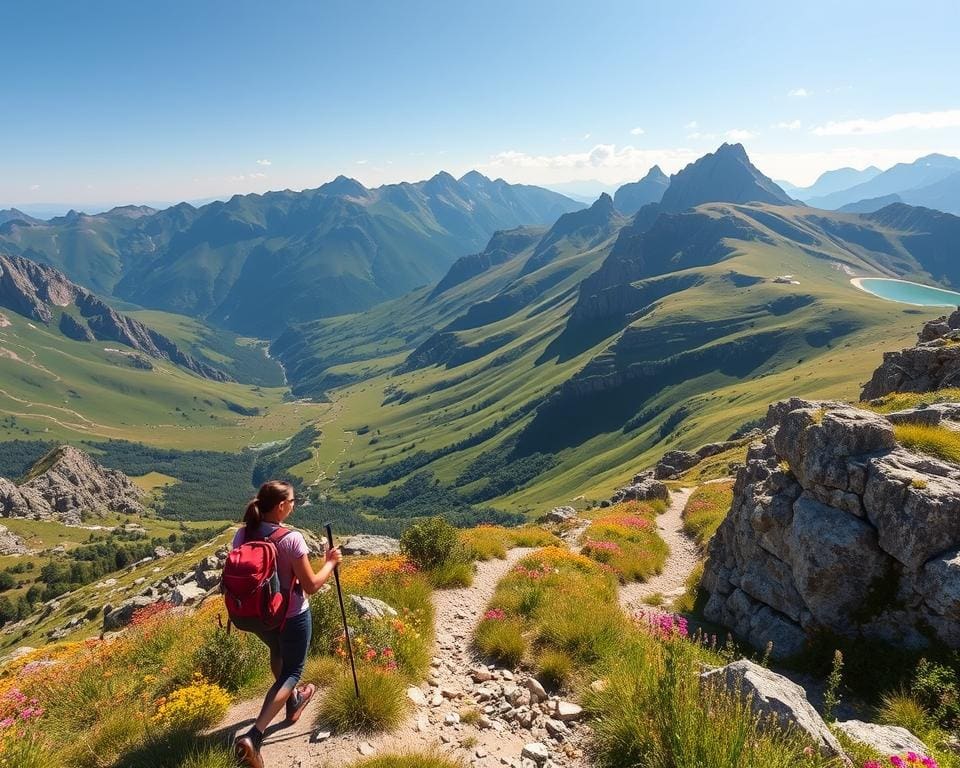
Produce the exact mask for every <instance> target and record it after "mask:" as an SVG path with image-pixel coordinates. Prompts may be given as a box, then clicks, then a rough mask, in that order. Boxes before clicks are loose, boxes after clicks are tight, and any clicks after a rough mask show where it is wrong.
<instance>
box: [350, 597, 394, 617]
mask: <svg viewBox="0 0 960 768" xmlns="http://www.w3.org/2000/svg"><path fill="white" fill-rule="evenodd" d="M350 600H352V601H353V604H354V606H355V607H356V609H357V613H359V614H360V618H361V619H383V618H386V617H387V616H396V615H397V612H396V611H395V610H394V609H393V608H391V607H390V606H389V605H387V604H386V603H385V602H383V600H378V599H377V598H375V597H364V596H363V595H350Z"/></svg>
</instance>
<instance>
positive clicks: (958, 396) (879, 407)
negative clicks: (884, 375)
mask: <svg viewBox="0 0 960 768" xmlns="http://www.w3.org/2000/svg"><path fill="white" fill-rule="evenodd" d="M958 401H960V388H958V387H950V388H948V389H938V390H937V391H936V392H891V393H890V394H889V395H884V396H883V397H880V398H877V399H876V400H870V401H868V402H865V403H860V404H859V406H858V407H861V408H868V409H870V410H871V411H876V412H877V413H893V412H894V411H904V410H906V409H908V408H916V407H917V406H919V405H934V404H935V403H953V402H958Z"/></svg>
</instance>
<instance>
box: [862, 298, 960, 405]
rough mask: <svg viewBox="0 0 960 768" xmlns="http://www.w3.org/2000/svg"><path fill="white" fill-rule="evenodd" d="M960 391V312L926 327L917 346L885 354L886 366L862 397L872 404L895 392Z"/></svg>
mask: <svg viewBox="0 0 960 768" xmlns="http://www.w3.org/2000/svg"><path fill="white" fill-rule="evenodd" d="M946 387H960V309H958V310H957V311H956V312H954V313H953V314H951V315H950V317H947V316H943V317H938V318H937V319H936V320H931V321H930V322H928V323H924V326H923V329H922V330H921V331H920V333H919V335H918V337H917V344H916V346H913V347H910V348H909V349H903V350H901V351H899V352H885V353H884V355H883V363H881V365H880V367H879V368H877V370H875V371H874V372H873V377H872V378H871V379H870V381H868V382H867V385H866V386H865V387H864V388H863V392H861V393H860V399H861V400H872V399H874V398H877V397H883V396H884V395H887V394H890V393H891V392H933V391H935V390H938V389H944V388H946Z"/></svg>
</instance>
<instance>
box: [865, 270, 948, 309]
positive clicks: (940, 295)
mask: <svg viewBox="0 0 960 768" xmlns="http://www.w3.org/2000/svg"><path fill="white" fill-rule="evenodd" d="M859 282H860V287H861V288H862V289H863V290H864V291H866V292H867V293H872V294H873V295H874V296H879V297H880V298H881V299H888V300H890V301H899V302H902V303H904V304H919V305H920V306H924V307H956V306H960V293H957V292H956V291H948V290H945V289H943V288H931V287H930V286H929V285H920V283H909V282H907V281H906V280H888V279H887V278H884V277H862V278H860V280H859Z"/></svg>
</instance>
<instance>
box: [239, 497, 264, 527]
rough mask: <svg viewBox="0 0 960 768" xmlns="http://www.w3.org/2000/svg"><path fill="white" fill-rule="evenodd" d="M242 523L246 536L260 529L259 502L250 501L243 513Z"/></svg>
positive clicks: (255, 500)
mask: <svg viewBox="0 0 960 768" xmlns="http://www.w3.org/2000/svg"><path fill="white" fill-rule="evenodd" d="M243 522H244V525H246V526H247V534H248V535H249V534H252V533H255V532H256V530H257V528H259V527H260V502H259V501H258V500H257V499H252V500H251V501H250V503H249V504H247V508H246V510H245V511H244V513H243Z"/></svg>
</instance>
